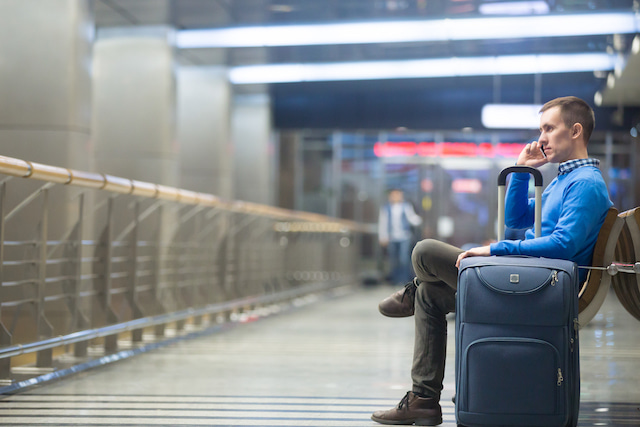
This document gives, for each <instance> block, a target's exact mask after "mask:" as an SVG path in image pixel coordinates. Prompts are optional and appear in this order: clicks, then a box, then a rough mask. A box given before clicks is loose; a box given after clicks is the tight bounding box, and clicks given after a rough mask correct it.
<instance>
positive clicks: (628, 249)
mask: <svg viewBox="0 0 640 427" xmlns="http://www.w3.org/2000/svg"><path fill="white" fill-rule="evenodd" d="M620 218H621V219H622V220H623V221H624V227H622V230H621V232H620V237H619V239H618V245H617V247H616V255H615V256H616V261H618V262H621V263H625V264H635V263H636V262H638V261H640V207H637V208H634V209H631V210H628V211H626V212H623V213H621V214H620ZM612 282H613V290H614V291H615V292H616V295H617V297H618V299H619V300H620V303H621V304H622V306H623V307H624V308H625V309H627V311H628V312H629V313H630V314H631V315H632V316H633V317H635V318H636V319H638V320H640V274H624V273H623V274H616V275H615V276H613V277H612Z"/></svg>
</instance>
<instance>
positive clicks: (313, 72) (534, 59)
mask: <svg viewBox="0 0 640 427" xmlns="http://www.w3.org/2000/svg"><path fill="white" fill-rule="evenodd" d="M616 61H617V59H616V56H615V55H610V54H606V53H574V54H550V55H509V56H485V57H468V58H440V59H417V60H404V61H361V62H337V63H321V64H267V65H250V66H240V67H234V68H231V69H230V70H229V80H230V81H231V83H233V84H256V83H294V82H318V81H335V80H378V79H408V78H433V77H454V76H493V75H516V74H538V73H540V74H548V73H570V72H587V71H588V72H593V71H609V70H613V69H614V67H615V64H616Z"/></svg>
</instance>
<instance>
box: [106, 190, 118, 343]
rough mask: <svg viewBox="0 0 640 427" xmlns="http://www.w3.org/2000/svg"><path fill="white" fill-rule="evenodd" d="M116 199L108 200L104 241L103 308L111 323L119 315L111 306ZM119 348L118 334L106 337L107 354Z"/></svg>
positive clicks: (108, 322)
mask: <svg viewBox="0 0 640 427" xmlns="http://www.w3.org/2000/svg"><path fill="white" fill-rule="evenodd" d="M114 203H115V200H114V198H113V197H110V198H109V200H108V201H107V225H106V227H105V233H104V241H103V242H102V244H103V245H104V260H103V262H104V277H103V288H102V308H103V310H104V314H105V319H106V323H107V324H109V325H112V324H115V323H118V317H117V316H116V315H115V313H114V312H113V309H112V307H111V288H112V282H113V280H112V276H113V215H114V213H113V211H114V207H113V205H114ZM117 349H118V335H117V334H115V335H109V336H107V337H105V338H104V352H105V354H109V353H113V352H115V351H116V350H117Z"/></svg>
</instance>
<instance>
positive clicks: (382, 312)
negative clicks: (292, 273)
mask: <svg viewBox="0 0 640 427" xmlns="http://www.w3.org/2000/svg"><path fill="white" fill-rule="evenodd" d="M378 311H379V312H380V314H382V315H383V316H386V317H395V318H400V317H411V316H413V314H414V313H411V314H393V313H385V312H384V311H383V310H382V309H381V308H380V307H378Z"/></svg>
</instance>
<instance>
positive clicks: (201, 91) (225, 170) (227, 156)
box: [177, 67, 233, 199]
mask: <svg viewBox="0 0 640 427" xmlns="http://www.w3.org/2000/svg"><path fill="white" fill-rule="evenodd" d="M231 100H232V90H231V84H230V83H229V80H228V78H227V70H226V68H225V67H183V68H181V69H180V70H179V72H178V104H177V105H178V127H177V135H178V141H179V143H180V171H181V172H180V173H181V184H182V185H181V186H182V188H186V189H188V190H193V191H200V192H204V193H212V194H215V195H217V196H220V197H222V198H225V199H230V198H232V188H233V147H232V145H231Z"/></svg>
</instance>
